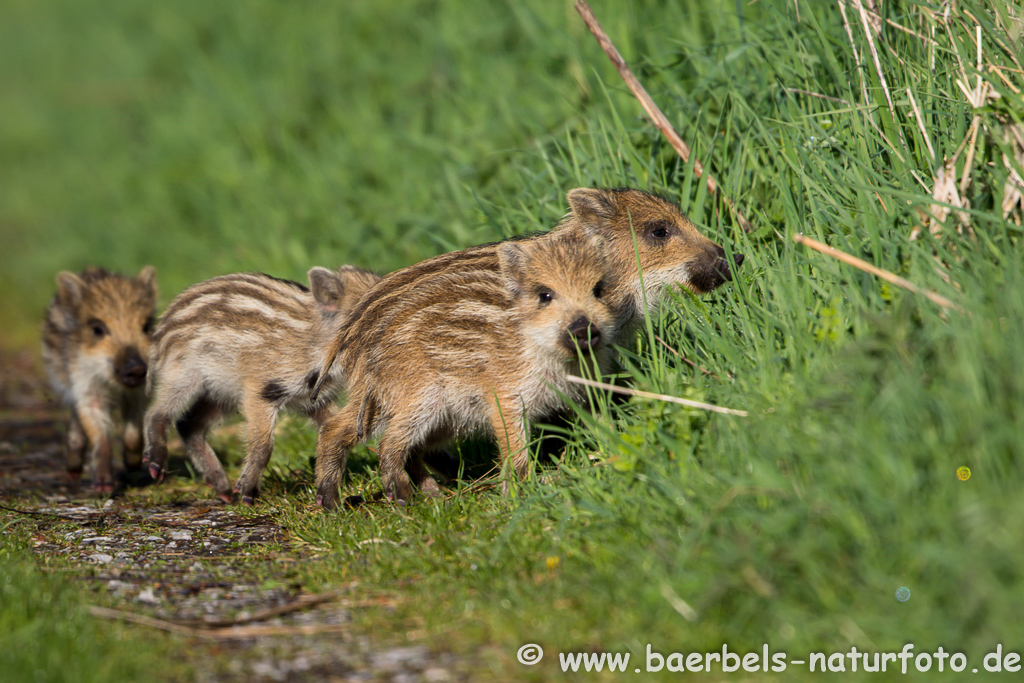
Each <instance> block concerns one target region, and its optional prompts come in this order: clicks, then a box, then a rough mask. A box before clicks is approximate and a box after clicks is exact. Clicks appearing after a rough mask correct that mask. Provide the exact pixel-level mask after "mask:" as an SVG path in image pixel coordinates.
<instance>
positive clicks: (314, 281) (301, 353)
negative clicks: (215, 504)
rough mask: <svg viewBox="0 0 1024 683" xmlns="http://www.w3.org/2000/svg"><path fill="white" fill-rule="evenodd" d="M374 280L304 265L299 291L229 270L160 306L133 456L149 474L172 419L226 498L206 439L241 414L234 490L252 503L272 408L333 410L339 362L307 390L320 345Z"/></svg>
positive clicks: (310, 412)
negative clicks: (145, 407)
mask: <svg viewBox="0 0 1024 683" xmlns="http://www.w3.org/2000/svg"><path fill="white" fill-rule="evenodd" d="M379 279H380V278H379V277H378V276H377V275H375V274H373V273H370V272H368V271H365V270H362V269H360V268H355V267H352V266H342V267H341V268H340V269H338V270H337V271H331V270H328V269H326V268H313V269H312V270H310V271H309V284H310V286H309V288H307V287H305V286H303V285H301V284H299V283H298V282H292V281H290V280H281V279H278V278H275V277H271V276H270V275H265V274H263V273H236V274H233V275H223V276H220V277H215V278H213V279H210V280H206V281H205V282H201V283H199V284H197V285H193V286H192V287H189V288H188V289H187V290H185V291H184V292H182V293H181V294H179V295H178V296H177V297H176V298H175V299H174V301H172V302H171V304H170V306H168V307H167V310H166V311H165V312H164V315H163V318H162V319H161V320H160V325H159V326H158V327H157V329H156V332H155V334H154V336H153V350H152V352H151V354H150V363H151V365H152V367H153V370H152V374H151V376H150V379H149V381H148V385H149V387H150V389H151V394H152V405H151V406H150V408H149V411H148V412H147V414H146V430H145V437H146V450H145V455H144V457H143V461H144V462H145V463H146V464H148V465H149V472H150V475H151V476H152V477H153V478H154V479H160V478H162V477H163V473H164V467H165V466H166V462H167V428H168V427H169V425H170V424H171V423H172V422H173V423H174V425H175V427H176V428H177V430H178V433H179V434H180V435H181V439H182V441H183V442H184V444H185V450H186V453H187V454H188V458H189V460H190V461H191V463H192V464H193V466H194V467H195V468H196V469H197V470H198V471H199V472H200V473H201V474H202V475H203V478H204V479H205V480H206V482H207V483H208V484H209V485H210V486H212V487H213V489H214V490H215V491H216V492H217V495H218V496H219V497H220V498H221V499H222V500H224V501H226V502H231V500H232V498H233V496H232V489H231V483H230V482H229V481H228V477H227V474H226V473H225V472H224V468H223V467H222V466H221V464H220V461H219V460H218V459H217V456H216V454H215V453H214V452H213V450H212V449H211V448H210V445H209V443H207V441H206V434H207V432H208V431H209V429H210V427H211V426H212V425H213V424H214V423H215V422H217V421H218V420H220V419H221V418H222V417H224V416H226V415H230V414H232V413H234V412H241V413H242V416H243V417H244V418H245V421H246V423H247V427H248V436H249V446H248V452H247V454H246V456H245V464H244V465H243V466H242V472H241V474H240V475H239V478H238V481H237V482H236V483H235V488H234V491H235V492H237V493H238V494H239V495H241V497H242V502H243V503H245V504H247V505H252V504H253V503H254V502H255V500H256V498H257V497H258V495H259V487H260V479H261V478H262V476H263V471H264V469H265V468H266V466H267V463H268V462H269V460H270V454H271V452H272V450H273V448H274V426H275V424H276V422H277V414H278V412H279V411H280V410H282V409H286V410H292V411H295V412H298V413H300V414H302V415H306V416H307V417H310V418H312V419H313V420H314V421H315V422H316V423H317V424H320V423H322V422H323V420H325V419H326V418H327V417H329V416H330V415H333V414H334V412H335V410H336V409H335V406H334V403H333V401H332V399H333V397H334V394H335V393H336V392H337V391H338V390H339V389H340V388H341V383H340V382H338V381H336V380H339V379H340V368H338V371H337V372H335V373H334V374H332V375H331V377H330V378H329V381H328V382H327V386H328V389H327V391H325V392H323V393H321V394H320V396H319V398H317V399H316V400H311V398H310V396H311V393H312V389H313V384H314V383H315V382H316V380H317V377H318V374H319V373H318V371H317V370H313V371H312V372H310V368H317V367H319V366H318V362H319V360H320V356H321V355H322V350H323V348H324V347H325V346H326V345H327V343H328V342H329V341H330V340H331V339H332V338H333V337H334V336H335V334H337V332H338V329H339V326H340V325H341V324H342V323H343V321H344V320H345V318H346V315H347V313H348V311H350V310H351V309H352V308H353V307H354V305H355V303H356V301H357V300H358V299H359V297H360V296H361V295H362V294H363V292H365V291H366V290H368V289H369V288H370V287H371V286H372V285H373V284H375V283H376V282H377V281H378V280H379Z"/></svg>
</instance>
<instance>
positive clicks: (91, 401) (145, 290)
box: [42, 266, 157, 493]
mask: <svg viewBox="0 0 1024 683" xmlns="http://www.w3.org/2000/svg"><path fill="white" fill-rule="evenodd" d="M156 296H157V290H156V271H155V270H154V269H153V267H152V266H146V267H145V268H143V269H142V270H141V271H140V272H139V274H138V275H137V276H136V277H134V278H126V277H124V276H122V275H118V274H116V273H111V272H109V271H107V270H104V269H103V268H87V269H86V270H84V271H82V272H81V273H79V274H77V275H76V274H74V273H71V272H68V271H63V272H61V273H58V274H57V294H56V296H54V297H53V299H52V300H51V301H50V305H49V307H48V308H47V309H46V317H45V321H44V323H43V340H42V352H43V364H44V366H45V367H46V372H47V374H48V375H49V378H50V383H51V384H52V385H53V388H54V390H55V391H56V392H57V393H58V394H59V395H60V398H61V401H62V402H63V403H64V404H65V405H67V406H68V407H70V408H71V423H70V426H69V428H68V438H67V447H66V462H67V469H68V473H69V474H70V475H71V476H72V477H74V478H77V477H78V476H80V475H81V473H82V470H83V468H84V466H85V460H86V458H85V454H86V448H88V449H89V457H88V459H89V460H90V461H91V464H92V467H93V484H94V487H95V488H96V489H97V490H99V491H101V492H105V493H109V492H111V491H113V488H114V467H113V457H112V450H113V441H114V431H115V429H116V428H117V423H118V415H119V416H120V420H121V421H122V422H123V423H124V428H123V437H122V440H123V443H124V452H123V458H122V459H123V462H124V466H125V468H126V469H129V470H131V469H137V468H138V467H139V455H140V452H141V449H142V429H141V428H142V414H143V412H144V411H145V407H146V396H145V393H144V391H143V386H142V385H143V382H144V381H145V377H146V373H147V366H146V361H145V358H146V357H147V355H148V354H149V345H150V334H151V332H152V327H153V314H154V311H155V308H156Z"/></svg>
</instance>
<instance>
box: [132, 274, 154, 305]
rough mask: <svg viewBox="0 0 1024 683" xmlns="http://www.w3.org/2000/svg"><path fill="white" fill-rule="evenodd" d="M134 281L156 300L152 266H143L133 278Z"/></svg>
mask: <svg viewBox="0 0 1024 683" xmlns="http://www.w3.org/2000/svg"><path fill="white" fill-rule="evenodd" d="M135 281H136V282H138V283H139V284H140V285H142V286H143V287H145V288H146V291H147V292H148V293H149V294H151V295H152V297H153V299H156V268H154V267H153V266H144V267H143V269H142V270H140V271H139V274H138V275H136V276H135Z"/></svg>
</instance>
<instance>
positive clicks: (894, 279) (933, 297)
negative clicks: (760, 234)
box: [793, 234, 963, 311]
mask: <svg viewBox="0 0 1024 683" xmlns="http://www.w3.org/2000/svg"><path fill="white" fill-rule="evenodd" d="M793 240H794V241H795V242H796V243H797V244H803V245H804V246H806V247H810V248H811V249H814V250H815V251H819V252H821V253H822V254H825V255H826V256H831V257H832V258H834V259H836V260H838V261H842V262H843V263H845V264H847V265H851V266H853V267H854V268H859V269H860V270H863V271H864V272H865V273H871V274H872V275H874V276H875V277H879V278H881V279H883V280H885V281H886V282H888V283H890V284H893V285H896V286H897V287H902V288H903V289H906V290H907V291H910V292H914V293H915V294H922V295H924V296H926V297H928V299H929V301H932V302H933V303H936V304H938V305H939V306H942V307H943V308H952V309H953V310H956V311H963V309H962V308H960V306H958V305H956V304H955V303H953V302H952V301H950V300H949V299H947V298H946V297H944V296H942V295H941V294H936V293H935V292H929V291H928V290H926V289H922V288H921V287H918V286H917V285H915V284H914V283H913V282H911V281H910V280H907V279H905V278H902V277H900V276H899V275H897V274H895V273H892V272H890V271H888V270H885V269H883V268H879V267H877V266H873V265H871V264H870V263H868V262H867V261H865V260H863V259H859V258H857V257H856V256H852V255H850V254H847V253H846V252H845V251H840V250H839V249H835V248H833V247H830V246H828V245H827V244H824V243H822V242H819V241H818V240H816V239H812V238H810V237H806V236H804V235H800V234H794V235H793Z"/></svg>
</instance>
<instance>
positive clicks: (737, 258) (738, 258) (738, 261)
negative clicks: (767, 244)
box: [732, 254, 743, 266]
mask: <svg viewBox="0 0 1024 683" xmlns="http://www.w3.org/2000/svg"><path fill="white" fill-rule="evenodd" d="M732 260H733V261H735V262H736V265H737V266H738V265H740V264H741V263H743V254H733V255H732Z"/></svg>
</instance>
